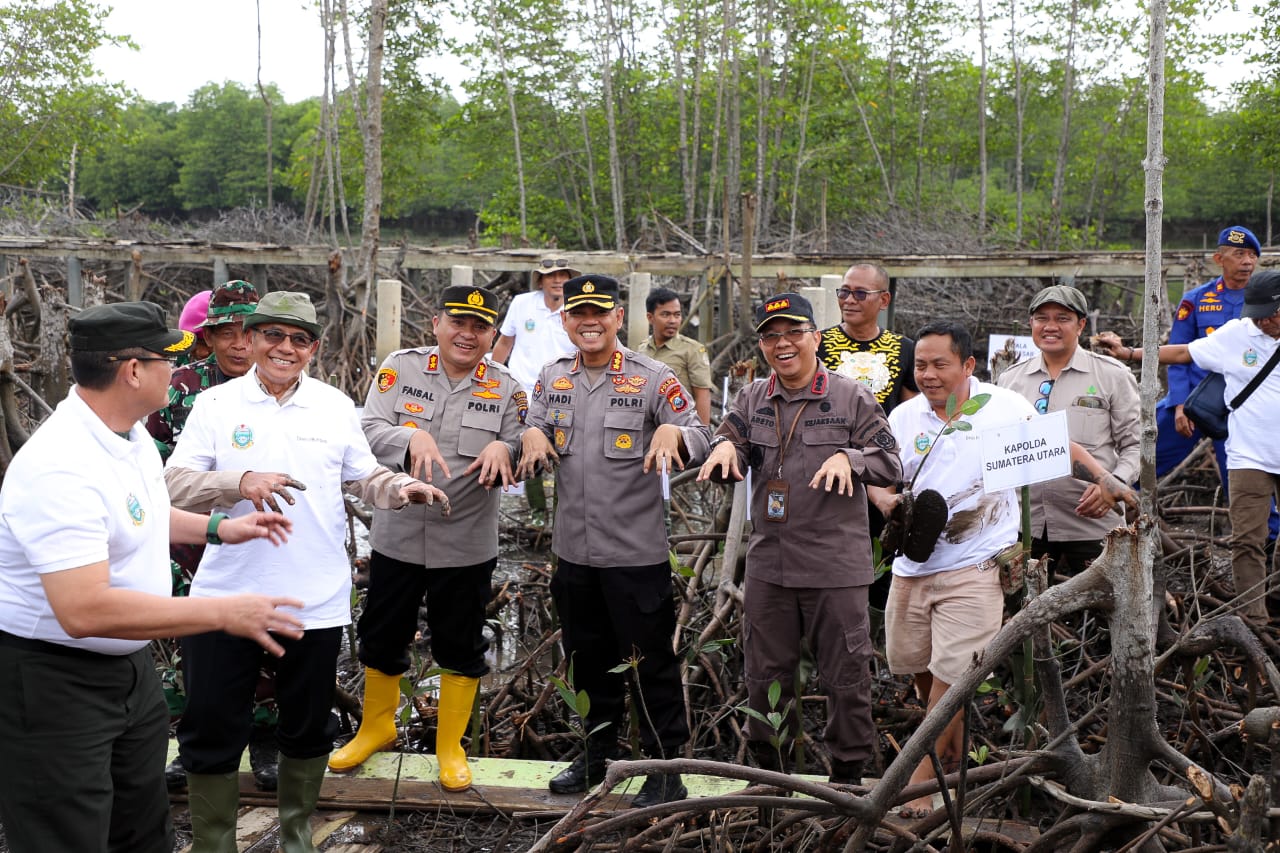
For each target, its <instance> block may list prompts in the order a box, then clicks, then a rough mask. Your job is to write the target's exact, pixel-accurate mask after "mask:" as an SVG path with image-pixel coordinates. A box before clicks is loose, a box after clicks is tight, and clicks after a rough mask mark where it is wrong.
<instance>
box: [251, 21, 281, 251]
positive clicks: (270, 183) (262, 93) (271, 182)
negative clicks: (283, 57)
mask: <svg viewBox="0 0 1280 853" xmlns="http://www.w3.org/2000/svg"><path fill="white" fill-rule="evenodd" d="M254 8H255V9H256V11H257V15H258V97H260V98H262V106H263V108H264V109H265V110H266V115H265V120H266V130H267V210H268V211H270V210H271V208H272V207H274V206H275V200H274V198H273V194H272V193H273V189H274V187H275V172H276V167H275V160H274V158H273V152H272V150H271V131H272V127H271V98H269V97H267V90H266V89H264V88H263V86H262V0H257V2H255V3H254ZM267 228H268V229H270V228H271V217H270V216H268V217H267ZM267 236H268V237H270V236H271V235H270V233H268V234H267Z"/></svg>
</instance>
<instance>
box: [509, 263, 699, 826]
mask: <svg viewBox="0 0 1280 853" xmlns="http://www.w3.org/2000/svg"><path fill="white" fill-rule="evenodd" d="M564 296H565V301H564V306H565V320H564V325H565V330H566V331H567V332H568V333H569V338H570V339H571V340H572V341H573V343H574V345H575V346H576V347H577V351H576V352H574V353H573V354H572V355H568V356H564V357H562V358H560V359H558V360H557V361H553V362H551V363H549V364H547V365H545V366H544V367H543V368H542V372H541V374H540V375H539V377H538V381H537V383H536V384H535V385H534V389H533V399H532V401H531V402H530V407H529V418H528V429H526V430H525V433H524V437H523V458H522V460H521V463H520V472H519V473H520V474H521V475H528V474H530V473H532V471H533V469H534V467H535V466H537V465H539V464H547V463H549V462H550V461H552V460H559V463H560V464H559V468H558V470H557V472H556V498H557V500H556V518H555V538H554V541H553V543H552V549H553V550H554V551H555V553H556V556H557V557H558V558H559V563H558V565H557V566H556V572H555V575H554V577H553V578H552V580H551V594H552V596H553V598H554V599H555V604H556V610H557V612H558V613H559V615H560V621H561V625H562V628H563V643H564V650H565V655H566V656H567V657H568V658H569V659H570V661H571V662H572V664H573V676H574V688H575V689H577V690H585V691H586V692H587V695H588V696H590V697H591V712H590V713H589V714H588V715H587V719H586V720H585V721H584V723H585V726H586V729H587V731H588V732H591V733H592V734H591V735H590V736H589V738H588V743H587V750H586V752H585V753H584V754H583V755H580V756H578V758H577V759H575V760H574V762H573V763H572V764H571V765H570V766H569V767H568V768H567V769H566V770H564V771H563V772H562V773H560V774H559V775H558V776H556V777H555V778H554V779H552V780H551V784H550V788H551V790H552V791H553V792H555V793H558V794H568V793H577V792H581V791H585V790H586V789H587V787H588V786H589V785H594V784H596V783H597V782H599V781H600V780H601V779H602V778H603V777H604V769H605V759H606V758H608V757H610V756H612V754H613V751H614V745H615V744H616V742H617V737H618V732H619V731H620V729H621V726H622V716H623V711H624V695H625V692H626V686H627V683H628V679H627V678H626V676H624V675H623V674H619V673H613V672H610V671H609V670H611V669H613V668H615V667H617V666H618V665H619V664H622V663H625V662H629V661H634V662H635V674H636V677H637V678H638V680H639V685H640V690H639V694H640V695H638V696H634V694H633V696H634V698H635V699H637V700H639V701H642V702H643V707H644V711H645V712H646V713H645V717H644V721H643V723H642V724H641V726H640V742H641V747H642V748H643V749H644V751H645V753H646V754H648V755H651V756H657V757H671V756H674V755H675V754H676V753H677V752H678V750H679V749H680V747H682V746H683V745H684V743H685V741H687V740H688V738H689V728H688V722H687V720H686V718H685V703H684V691H683V688H682V686H681V683H680V661H679V658H677V657H676V655H675V653H674V652H673V651H672V649H671V639H672V635H673V633H674V631H675V609H674V601H673V594H672V586H671V566H670V563H669V561H668V554H669V551H668V546H667V536H666V523H665V518H664V515H663V505H662V491H661V480H660V478H659V473H660V472H661V471H662V470H663V469H664V468H665V469H668V470H669V466H671V465H675V466H677V467H680V468H683V467H684V466H685V464H687V463H693V464H697V463H698V462H700V461H701V460H702V458H703V457H704V456H705V455H706V451H707V442H708V440H709V438H710V434H709V433H710V431H709V430H708V428H707V427H705V426H703V425H702V424H701V423H700V422H699V421H698V419H697V416H696V415H695V414H694V407H693V404H692V402H691V401H690V400H689V396H688V394H687V392H686V391H685V389H684V388H683V387H682V386H681V385H680V381H679V380H678V379H676V377H675V375H674V374H673V373H672V372H671V368H669V367H667V366H666V365H665V364H662V363H661V362H658V361H655V360H653V359H651V358H649V357H648V356H644V355H641V354H639V353H637V352H633V351H632V350H629V349H627V348H625V347H623V346H620V345H619V344H618V330H619V329H621V328H622V323H623V318H622V314H623V309H622V307H621V300H620V295H619V287H618V282H617V281H616V280H614V279H612V278H609V277H608V276H592V275H586V276H578V277H577V278H574V279H570V280H569V281H567V282H565V286H564ZM645 448H648V452H646V451H645ZM600 727H603V728H600ZM597 729H599V730H598V731H597ZM685 795H686V791H685V787H684V785H683V784H681V782H680V777H679V776H663V775H659V774H655V775H651V776H649V777H648V778H647V779H645V782H644V786H643V787H642V788H641V789H640V793H639V794H637V795H636V797H635V800H634V801H633V803H634V805H636V806H638V807H643V806H648V805H655V804H657V803H662V802H668V801H670V800H678V799H683V798H684V797H685Z"/></svg>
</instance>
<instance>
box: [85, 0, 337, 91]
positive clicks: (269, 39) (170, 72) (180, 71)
mask: <svg viewBox="0 0 1280 853" xmlns="http://www.w3.org/2000/svg"><path fill="white" fill-rule="evenodd" d="M106 2H108V3H110V4H111V5H112V6H113V10H112V12H111V14H110V16H109V17H108V18H107V22H106V29H107V31H108V32H110V33H116V34H121V35H128V36H129V37H130V38H132V39H133V41H134V42H135V43H136V44H137V45H138V47H139V48H140V50H137V51H131V50H126V49H123V48H99V49H98V50H97V51H95V52H94V56H93V59H94V63H95V64H96V65H97V67H98V68H99V69H100V70H101V71H102V73H103V74H104V75H105V76H106V78H107V79H108V80H119V81H123V82H124V83H125V84H126V85H128V86H130V87H132V88H133V89H135V90H136V91H137V92H138V94H140V95H141V96H142V97H143V98H146V99H147V100H149V101H173V102H174V103H178V104H181V103H185V102H186V100H187V98H188V97H189V96H190V95H191V93H192V92H193V91H195V90H196V89H198V88H200V87H201V86H203V85H204V84H205V83H208V82H210V81H213V82H215V83H222V82H223V81H225V80H235V81H237V82H240V83H243V84H245V85H246V86H249V87H252V86H253V85H254V84H255V81H256V80H257V73H258V17H257V16H258V12H257V4H256V3H255V2H254V0H219V1H218V2H216V3H209V2H191V0H106ZM310 5H311V4H307V3H305V2H303V0H262V43H263V49H262V82H263V83H275V84H276V85H278V86H279V87H280V91H281V93H282V94H283V95H284V97H285V99H286V100H287V101H289V102H290V103H293V102H296V101H300V100H302V99H304V98H308V97H310V96H312V95H319V94H320V92H321V89H322V88H323V84H324V35H323V33H322V31H321V29H320V13H319V12H318V11H317V10H316V9H315V8H313V7H310V8H309V6H310Z"/></svg>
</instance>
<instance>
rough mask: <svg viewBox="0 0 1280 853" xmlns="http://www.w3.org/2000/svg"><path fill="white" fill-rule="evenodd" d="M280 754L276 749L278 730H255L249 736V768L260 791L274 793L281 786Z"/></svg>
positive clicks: (273, 728)
mask: <svg viewBox="0 0 1280 853" xmlns="http://www.w3.org/2000/svg"><path fill="white" fill-rule="evenodd" d="M279 761H280V753H279V751H278V750H277V749H276V729H275V726H272V727H270V728H254V729H253V731H252V733H251V734H250V735H249V767H251V768H252V769H253V782H254V784H255V785H256V786H257V788H258V790H259V791H274V790H276V788H277V787H279V785H280V767H279V764H278V762H279Z"/></svg>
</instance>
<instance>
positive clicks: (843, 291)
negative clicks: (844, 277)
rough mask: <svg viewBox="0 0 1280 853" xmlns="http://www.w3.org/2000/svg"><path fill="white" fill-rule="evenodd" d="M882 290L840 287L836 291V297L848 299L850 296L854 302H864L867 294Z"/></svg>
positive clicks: (881, 291)
mask: <svg viewBox="0 0 1280 853" xmlns="http://www.w3.org/2000/svg"><path fill="white" fill-rule="evenodd" d="M884 292H885V291H883V290H850V289H849V288H847V287H842V288H840V289H839V290H837V291H836V299H848V298H849V297H850V296H852V297H853V299H854V301H855V302H866V301H867V297H868V296H871V295H872V294H874V293H884Z"/></svg>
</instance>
